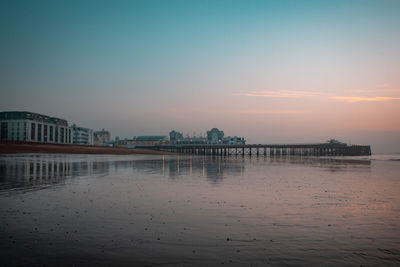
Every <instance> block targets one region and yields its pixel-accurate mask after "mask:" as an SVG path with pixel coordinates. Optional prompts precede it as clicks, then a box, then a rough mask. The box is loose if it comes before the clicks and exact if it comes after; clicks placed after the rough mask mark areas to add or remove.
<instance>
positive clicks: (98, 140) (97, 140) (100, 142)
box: [93, 128, 110, 146]
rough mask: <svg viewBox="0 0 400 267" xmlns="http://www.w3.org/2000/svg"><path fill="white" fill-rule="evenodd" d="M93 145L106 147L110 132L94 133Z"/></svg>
mask: <svg viewBox="0 0 400 267" xmlns="http://www.w3.org/2000/svg"><path fill="white" fill-rule="evenodd" d="M93 135H94V145H95V146H106V145H108V143H109V142H110V132H109V131H106V130H104V128H103V129H102V130H101V131H96V132H94V134H93Z"/></svg>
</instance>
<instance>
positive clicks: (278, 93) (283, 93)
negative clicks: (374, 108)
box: [241, 89, 400, 103]
mask: <svg viewBox="0 0 400 267" xmlns="http://www.w3.org/2000/svg"><path fill="white" fill-rule="evenodd" d="M351 92H353V93H359V94H360V95H351V96H346V95H330V94H325V93H318V92H314V91H289V90H261V91H249V92H246V93H244V94H241V95H244V96H249V97H271V98H309V97H318V98H319V99H333V100H337V101H343V102H348V103H354V102H383V101H392V100H400V97H396V96H366V95H365V94H371V93H374V92H375V93H376V92H377V91H376V90H363V89H356V90H351ZM384 92H392V93H393V92H399V91H398V89H386V90H384Z"/></svg>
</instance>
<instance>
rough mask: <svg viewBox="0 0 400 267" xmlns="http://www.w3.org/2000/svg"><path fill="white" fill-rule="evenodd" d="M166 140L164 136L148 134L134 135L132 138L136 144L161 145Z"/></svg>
mask: <svg viewBox="0 0 400 267" xmlns="http://www.w3.org/2000/svg"><path fill="white" fill-rule="evenodd" d="M167 142H168V138H167V137H166V136H158V135H149V136H136V137H134V138H133V143H134V145H136V146H154V145H162V144H166V143H167Z"/></svg>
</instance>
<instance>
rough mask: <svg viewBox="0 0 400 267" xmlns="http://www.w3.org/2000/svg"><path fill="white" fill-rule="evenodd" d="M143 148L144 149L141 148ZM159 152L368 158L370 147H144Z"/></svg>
mask: <svg viewBox="0 0 400 267" xmlns="http://www.w3.org/2000/svg"><path fill="white" fill-rule="evenodd" d="M143 148H144V147H143ZM146 148H151V149H155V150H159V151H168V152H174V153H184V154H197V155H214V156H228V155H243V156H244V155H250V156H251V155H255V156H260V155H263V156H267V155H269V156H286V155H289V156H290V155H293V156H295V155H297V156H369V155H371V146H369V145H346V144H330V143H323V144H249V145H226V144H182V145H180V144H178V145H171V144H169V145H156V146H153V147H146Z"/></svg>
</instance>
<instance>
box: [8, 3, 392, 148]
mask: <svg viewBox="0 0 400 267" xmlns="http://www.w3.org/2000/svg"><path fill="white" fill-rule="evenodd" d="M0 36H1V42H0V110H1V111H8V110H26V111H32V112H36V113H41V114H46V115H50V116H55V117H60V118H64V119H67V120H68V121H69V123H70V124H72V123H75V124H78V125H80V126H83V127H88V128H92V129H94V130H98V129H101V128H105V129H107V130H109V131H110V132H111V134H112V136H113V137H115V136H119V137H120V138H132V137H133V136H138V135H168V133H169V131H170V130H172V129H175V130H179V131H181V132H183V133H184V135H186V134H189V135H193V134H196V135H199V134H200V133H202V134H203V135H204V134H205V133H206V131H207V130H209V129H211V128H213V127H217V128H219V129H222V130H224V132H225V135H230V136H234V135H237V136H243V137H245V138H246V140H247V143H305V142H313V143H315V142H324V141H326V140H327V139H330V138H336V139H338V140H340V141H343V142H347V143H351V144H370V145H372V151H373V153H374V152H375V153H400V1H397V0H394V1H386V0H376V1H368V0H362V1H349V0H346V1H340V0H337V1H330V0H326V1H300V0H295V1H286V0H282V1H278V0H277V1H267V0H265V1H251V0H248V1H235V0H231V1H223V0H215V1H206V0H198V1H195V0H190V1H169V0H160V1H152V0H146V1H133V0H132V1H111V0H110V1H101V0H96V1H85V0H82V1H72V0H71V1H60V0H55V1H54V0H52V1H40V0H38V1H19V0H12V1H7V0H5V1H1V2H0Z"/></svg>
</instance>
